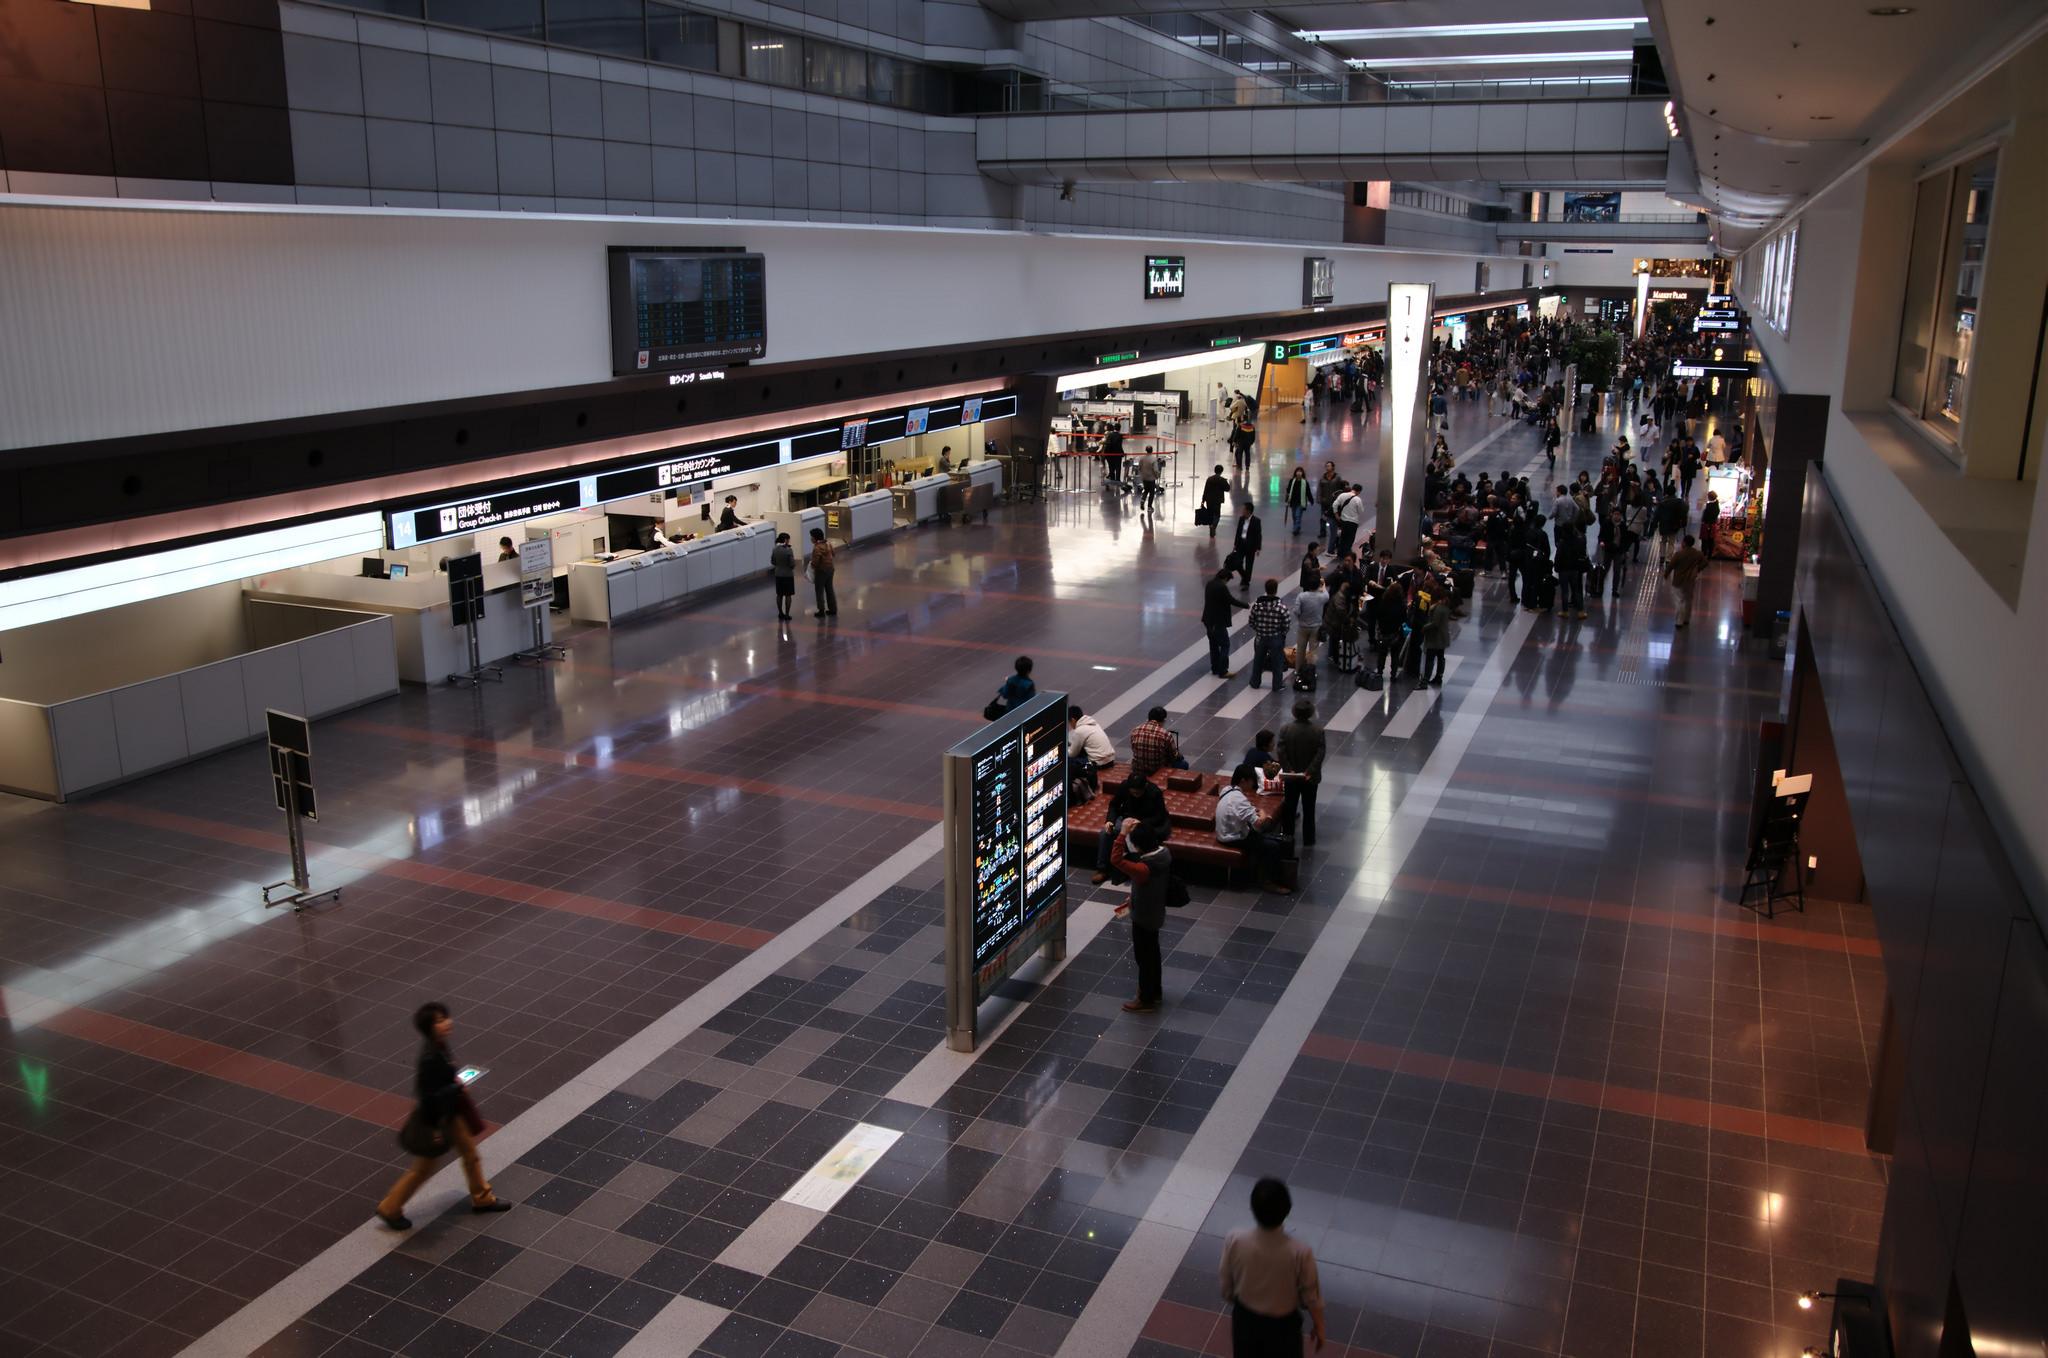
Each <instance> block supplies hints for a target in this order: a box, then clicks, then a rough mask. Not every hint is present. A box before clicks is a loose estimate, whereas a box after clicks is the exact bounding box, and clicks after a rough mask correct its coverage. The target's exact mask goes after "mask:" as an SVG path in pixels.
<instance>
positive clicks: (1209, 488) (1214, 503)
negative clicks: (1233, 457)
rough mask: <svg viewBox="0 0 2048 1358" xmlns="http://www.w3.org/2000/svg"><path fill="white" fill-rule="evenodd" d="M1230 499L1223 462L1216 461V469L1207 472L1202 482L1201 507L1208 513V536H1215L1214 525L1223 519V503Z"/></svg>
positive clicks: (1228, 484)
mask: <svg viewBox="0 0 2048 1358" xmlns="http://www.w3.org/2000/svg"><path fill="white" fill-rule="evenodd" d="M1229 499H1230V482H1229V480H1228V479H1227V478H1226V477H1225V476H1224V475H1223V464H1222V463H1220V462H1219V463H1217V464H1216V470H1215V471H1213V472H1210V473H1209V479H1208V480H1207V481H1204V482H1203V483H1202V508H1203V509H1204V510H1206V511H1208V515H1209V536H1210V537H1211V538H1214V537H1215V536H1216V525H1217V524H1219V523H1221V522H1222V521H1223V505H1224V503H1225V502H1226V501H1227V500H1229Z"/></svg>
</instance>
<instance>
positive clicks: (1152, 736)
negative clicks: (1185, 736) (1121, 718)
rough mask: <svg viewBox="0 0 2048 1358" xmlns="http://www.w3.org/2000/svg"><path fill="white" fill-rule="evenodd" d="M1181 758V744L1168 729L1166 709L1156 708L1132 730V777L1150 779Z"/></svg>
mask: <svg viewBox="0 0 2048 1358" xmlns="http://www.w3.org/2000/svg"><path fill="white" fill-rule="evenodd" d="M1178 758H1180V742H1179V741H1178V740H1176V739H1174V735H1173V732H1171V731H1169V730H1167V729H1166V709H1165V708H1163V707H1155V708H1153V709H1152V710H1151V711H1150V712H1147V713H1146V714H1145V720H1144V722H1143V723H1142V724H1141V725H1139V726H1136V727H1133V728H1132V729H1131V777H1133V778H1150V777H1151V776H1152V775H1153V774H1155V773H1157V772H1159V770H1161V769H1163V768H1167V767H1169V766H1171V765H1172V763H1173V761H1174V760H1176V759H1178Z"/></svg>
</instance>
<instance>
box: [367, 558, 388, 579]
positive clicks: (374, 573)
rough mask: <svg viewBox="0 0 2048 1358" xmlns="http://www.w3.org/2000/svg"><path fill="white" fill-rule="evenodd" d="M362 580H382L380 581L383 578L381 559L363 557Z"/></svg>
mask: <svg viewBox="0 0 2048 1358" xmlns="http://www.w3.org/2000/svg"><path fill="white" fill-rule="evenodd" d="M363 578H364V579H365V580H382V579H383V578H384V562H383V559H382V558H380V557H374V556H366V557H364V558H363Z"/></svg>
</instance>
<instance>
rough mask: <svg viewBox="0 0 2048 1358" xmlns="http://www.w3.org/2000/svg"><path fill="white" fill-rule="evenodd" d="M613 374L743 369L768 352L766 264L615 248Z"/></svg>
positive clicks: (729, 255) (742, 256)
mask: <svg viewBox="0 0 2048 1358" xmlns="http://www.w3.org/2000/svg"><path fill="white" fill-rule="evenodd" d="M608 264H609V269H610V274H611V296H612V371H613V372H614V373H615V374H618V375H621V376H627V375H631V374H635V373H658V372H671V371H675V370H677V369H681V368H698V367H702V366H703V365H704V364H706V363H742V362H745V361H746V360H748V359H750V358H760V357H762V356H763V355H764V354H766V353H767V352H768V270H767V264H766V261H765V260H764V259H763V258H762V257H761V256H760V255H755V254H748V253H746V252H745V251H741V250H645V249H638V248H635V247H631V246H622V245H614V246H612V247H611V249H610V251H609V255H608Z"/></svg>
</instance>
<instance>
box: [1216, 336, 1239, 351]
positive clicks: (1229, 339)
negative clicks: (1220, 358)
mask: <svg viewBox="0 0 2048 1358" xmlns="http://www.w3.org/2000/svg"><path fill="white" fill-rule="evenodd" d="M1242 343H1244V337H1243V336H1242V335H1225V336H1224V337H1223V338H1222V339H1212V340H1210V341H1209V347H1210V348H1211V349H1228V348H1230V347H1231V346H1232V345H1237V344H1242Z"/></svg>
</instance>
